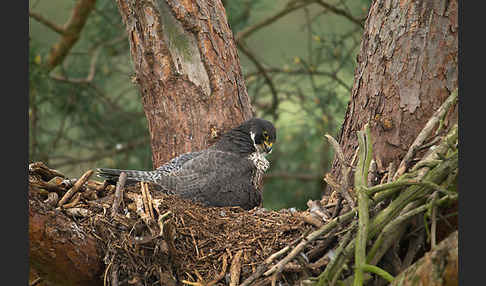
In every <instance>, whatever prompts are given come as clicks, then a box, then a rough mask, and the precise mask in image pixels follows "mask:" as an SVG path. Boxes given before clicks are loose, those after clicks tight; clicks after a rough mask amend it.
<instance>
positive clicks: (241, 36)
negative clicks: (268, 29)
mask: <svg viewBox="0 0 486 286" xmlns="http://www.w3.org/2000/svg"><path fill="white" fill-rule="evenodd" d="M294 3H297V1H292V2H289V4H288V5H287V6H285V8H284V9H282V10H281V11H279V12H277V13H276V14H274V15H273V16H270V17H268V18H266V19H263V20H262V21H260V22H258V23H256V24H254V25H252V26H249V27H247V28H246V29H244V30H242V31H240V32H239V33H237V34H236V37H235V42H237V43H238V42H240V41H242V40H243V39H245V38H247V37H249V36H250V35H251V34H253V33H254V32H256V31H258V30H259V29H261V28H263V27H265V26H268V25H270V24H272V23H273V22H275V21H277V20H278V19H280V18H282V17H283V16H285V15H287V14H290V13H291V12H293V11H295V10H298V9H300V8H302V7H305V6H307V5H309V4H312V1H304V2H302V3H300V4H296V5H291V4H294Z"/></svg>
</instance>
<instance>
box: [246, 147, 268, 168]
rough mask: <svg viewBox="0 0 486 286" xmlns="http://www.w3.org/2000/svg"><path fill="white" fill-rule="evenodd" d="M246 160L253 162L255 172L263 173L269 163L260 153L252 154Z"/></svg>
mask: <svg viewBox="0 0 486 286" xmlns="http://www.w3.org/2000/svg"><path fill="white" fill-rule="evenodd" d="M248 159H250V161H252V162H253V164H254V165H255V167H256V168H257V170H259V171H261V172H265V171H266V170H267V169H268V168H269V167H270V162H268V160H267V158H265V156H264V155H263V154H262V153H260V152H258V151H257V152H253V153H251V154H250V156H248Z"/></svg>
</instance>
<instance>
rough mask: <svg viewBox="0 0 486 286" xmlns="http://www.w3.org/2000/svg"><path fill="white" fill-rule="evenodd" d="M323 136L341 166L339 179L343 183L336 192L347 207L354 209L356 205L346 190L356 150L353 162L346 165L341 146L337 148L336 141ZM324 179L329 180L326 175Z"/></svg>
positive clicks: (328, 136)
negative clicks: (344, 200) (339, 193)
mask: <svg viewBox="0 0 486 286" xmlns="http://www.w3.org/2000/svg"><path fill="white" fill-rule="evenodd" d="M324 136H326V138H327V140H328V141H329V143H330V144H331V146H332V147H333V149H334V151H335V152H336V156H337V158H338V160H339V162H340V164H341V177H342V179H343V183H342V184H341V186H340V187H339V188H338V189H337V190H339V191H340V192H341V194H342V195H343V197H344V198H345V199H346V201H347V202H348V204H349V206H350V207H351V208H355V206H356V204H355V203H354V200H353V198H352V197H351V195H350V194H349V191H348V189H349V188H350V185H349V173H350V172H351V169H352V166H353V162H354V159H355V158H356V154H357V152H358V150H356V152H355V154H354V156H353V160H352V162H351V164H348V163H347V162H346V160H345V158H344V153H343V150H342V149H341V146H339V143H338V142H337V141H336V139H334V138H333V137H332V136H331V135H329V134H326V135H324ZM325 178H326V179H328V180H329V179H330V176H327V175H326V177H325ZM326 182H328V181H327V180H326ZM328 183H329V182H328Z"/></svg>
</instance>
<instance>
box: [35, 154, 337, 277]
mask: <svg viewBox="0 0 486 286" xmlns="http://www.w3.org/2000/svg"><path fill="white" fill-rule="evenodd" d="M49 170H50V169H49V168H48V167H46V166H45V165H44V164H43V163H42V162H36V163H32V164H30V166H29V182H30V187H31V192H33V193H35V194H36V196H37V198H38V199H39V200H42V201H43V202H44V203H45V204H46V205H48V206H50V207H51V208H57V209H58V210H59V211H62V212H65V213H66V214H67V215H70V216H72V217H73V219H75V220H77V223H78V224H79V225H80V226H83V227H84V229H85V230H86V231H88V232H90V234H91V235H93V236H94V237H96V238H97V239H99V240H100V242H101V243H100V245H102V248H103V252H104V253H105V257H104V262H105V264H106V273H105V275H104V277H103V279H104V280H105V283H108V282H113V280H114V279H115V280H118V281H117V284H119V285H127V283H128V284H135V285H152V284H153V283H157V282H158V283H159V284H160V285H181V284H182V285H184V284H186V285H229V284H231V282H232V281H244V280H245V279H247V278H248V277H249V276H251V275H252V274H254V273H255V272H256V271H257V269H258V266H260V265H262V263H264V261H265V259H267V258H268V257H269V256H271V255H272V254H274V253H276V252H278V251H280V250H282V249H283V248H285V247H286V246H289V245H295V244H296V243H298V242H300V241H301V240H302V239H303V237H305V236H306V235H307V234H309V233H310V232H311V231H313V230H315V229H316V228H317V227H319V226H322V225H323V224H324V223H323V218H322V217H319V216H318V215H315V213H317V214H320V215H321V216H327V217H328V216H329V214H330V213H333V211H334V208H335V207H337V203H336V202H337V200H338V196H336V195H333V196H331V197H325V198H324V199H323V200H325V202H324V201H323V203H324V204H325V205H327V208H324V207H322V205H323V204H321V202H320V201H310V202H309V206H310V207H311V206H312V208H313V209H314V213H312V214H311V213H310V212H309V211H295V210H288V209H285V210H280V211H273V210H266V209H264V208H255V209H253V210H250V211H245V210H243V209H241V208H239V207H203V206H201V205H199V204H197V203H194V202H191V201H188V200H184V199H182V198H179V197H177V196H175V195H167V194H163V193H161V192H160V191H158V190H157V188H156V186H154V185H151V184H147V185H146V186H148V188H147V189H145V190H148V192H144V191H145V190H144V188H143V187H142V186H143V185H141V184H139V183H137V184H136V185H128V186H125V187H124V191H123V194H122V196H123V198H122V199H121V200H120V201H119V202H118V203H119V204H120V206H119V207H118V208H115V213H113V212H112V211H113V203H114V201H115V198H116V196H117V192H116V187H115V186H114V185H111V184H109V183H107V182H106V181H105V182H103V183H101V182H98V181H93V180H89V176H90V174H91V173H92V171H91V170H89V171H87V172H86V173H85V174H84V175H83V176H81V178H80V179H79V180H81V179H82V180H84V182H82V184H81V185H82V186H81V187H79V185H80V184H79V180H78V179H67V178H65V177H64V176H63V175H62V174H60V173H59V172H58V171H56V170H52V172H50V173H49ZM144 184H145V183H144ZM75 185H76V186H78V187H77V192H71V193H70V195H69V196H70V198H68V199H66V198H65V196H66V194H67V193H69V190H72V189H73V188H74V186H75ZM53 194H55V195H53ZM63 198H64V200H63ZM61 201H62V202H63V204H62V205H59V202H61ZM147 206H148V208H147ZM339 207H340V208H341V207H342V206H341V205H340V206H339ZM344 208H346V206H345V207H344ZM336 238H337V237H335V236H333V237H332V239H330V237H328V236H324V237H322V239H318V240H316V241H313V242H312V243H309V244H308V246H307V247H306V249H305V253H307V254H308V255H307V256H305V255H304V256H303V257H304V258H302V259H305V262H304V263H306V264H308V263H315V262H317V260H319V259H321V261H319V262H318V263H317V264H315V265H314V268H313V269H314V270H315V271H313V272H312V273H309V275H316V274H318V273H320V272H321V271H322V267H324V266H325V265H326V263H324V262H325V261H324V262H323V261H322V258H323V256H324V254H325V251H324V250H325V248H324V247H322V246H324V245H323V244H325V246H330V242H335V240H336ZM302 271H304V267H302V265H299V264H298V263H289V264H288V265H286V267H285V269H284V271H283V272H284V273H282V275H283V276H284V280H287V281H288V282H289V283H291V284H293V281H295V280H296V279H302V275H301V274H302V273H301V272H302ZM306 271H308V270H306ZM114 272H116V273H115V274H113V273H114ZM267 282H268V281H267Z"/></svg>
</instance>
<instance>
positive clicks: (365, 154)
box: [354, 123, 373, 286]
mask: <svg viewBox="0 0 486 286" xmlns="http://www.w3.org/2000/svg"><path fill="white" fill-rule="evenodd" d="M358 142H359V147H358V148H359V150H360V151H359V160H358V166H357V167H356V172H355V178H354V184H355V189H356V192H357V195H358V212H359V217H358V219H359V221H358V222H359V227H358V234H357V237H356V248H355V258H354V260H355V274H354V286H361V285H363V274H364V267H363V266H364V265H365V264H366V241H367V238H368V228H369V197H368V194H367V193H366V184H367V182H368V171H369V168H370V162H371V154H372V145H373V144H372V142H371V133H370V128H369V125H368V123H366V124H365V125H364V127H363V130H361V131H358Z"/></svg>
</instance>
